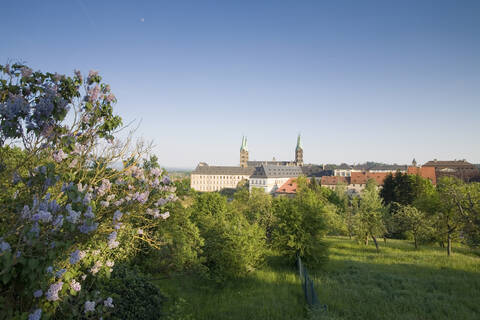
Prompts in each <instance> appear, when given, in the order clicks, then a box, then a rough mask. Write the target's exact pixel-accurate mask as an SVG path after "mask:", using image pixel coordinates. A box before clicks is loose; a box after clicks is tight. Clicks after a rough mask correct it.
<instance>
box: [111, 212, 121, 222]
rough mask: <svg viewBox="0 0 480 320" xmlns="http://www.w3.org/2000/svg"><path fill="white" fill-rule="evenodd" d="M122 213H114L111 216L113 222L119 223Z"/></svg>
mask: <svg viewBox="0 0 480 320" xmlns="http://www.w3.org/2000/svg"><path fill="white" fill-rule="evenodd" d="M122 216H123V213H122V212H120V210H117V211H115V213H114V214H113V222H115V221H120V220H121V219H122Z"/></svg>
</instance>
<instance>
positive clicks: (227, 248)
mask: <svg viewBox="0 0 480 320" xmlns="http://www.w3.org/2000/svg"><path fill="white" fill-rule="evenodd" d="M192 210H195V212H196V213H195V214H193V215H192V216H193V217H194V221H195V222H196V223H197V225H198V227H199V229H200V234H201V236H202V238H204V241H205V242H204V246H203V254H202V257H203V258H204V259H205V260H204V264H205V266H206V267H207V268H208V269H209V272H210V275H211V276H212V277H213V278H215V279H217V280H222V279H225V278H235V277H241V276H243V275H245V274H247V273H248V272H250V271H253V270H255V268H256V267H257V266H259V265H260V264H261V262H262V261H263V257H264V253H265V234H264V230H263V229H262V228H261V227H259V225H258V224H256V223H249V222H248V220H247V219H246V218H245V217H244V216H243V215H241V214H234V213H230V212H227V210H228V209H227V205H226V199H225V198H224V197H222V196H221V195H219V194H212V193H210V194H201V195H199V196H198V197H197V199H196V202H195V204H194V205H193V206H192Z"/></svg>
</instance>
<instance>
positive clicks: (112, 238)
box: [108, 231, 120, 249]
mask: <svg viewBox="0 0 480 320" xmlns="http://www.w3.org/2000/svg"><path fill="white" fill-rule="evenodd" d="M119 244H120V243H119V242H118V241H117V232H116V231H113V232H112V233H110V234H109V235H108V247H109V248H110V249H114V248H116V247H118V245H119Z"/></svg>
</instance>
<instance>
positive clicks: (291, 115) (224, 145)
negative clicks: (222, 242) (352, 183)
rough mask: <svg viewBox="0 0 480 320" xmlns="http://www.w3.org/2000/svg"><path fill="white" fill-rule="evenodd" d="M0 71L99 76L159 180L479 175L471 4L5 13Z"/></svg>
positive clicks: (477, 13)
mask: <svg viewBox="0 0 480 320" xmlns="http://www.w3.org/2000/svg"><path fill="white" fill-rule="evenodd" d="M2 11H3V13H2V18H1V19H0V28H1V29H0V30H2V31H1V34H2V37H1V42H0V63H6V62H9V61H23V62H26V63H27V64H29V65H30V66H31V67H32V68H33V69H41V70H43V71H52V72H55V71H56V72H59V73H67V74H71V73H72V72H73V70H74V69H80V70H82V71H83V72H84V73H87V72H88V71H89V70H90V69H94V70H98V71H99V72H100V73H101V75H102V76H103V78H104V80H105V81H106V82H108V83H110V85H111V87H112V90H113V92H114V93H115V95H116V96H117V98H118V100H119V102H118V104H117V106H116V110H117V113H118V114H120V115H121V116H122V117H123V118H124V120H125V122H129V121H130V120H137V121H141V123H140V127H139V129H138V131H137V135H138V136H143V137H144V138H145V139H146V140H153V141H154V143H155V145H156V148H155V152H156V154H157V155H158V156H159V158H160V161H161V163H162V164H163V165H165V166H168V167H194V166H195V165H196V164H197V163H198V162H200V161H205V162H208V163H209V164H225V165H235V164H238V162H239V148H240V143H241V137H242V135H247V136H248V142H249V150H250V158H251V159H252V160H254V159H255V160H269V159H271V158H272V157H275V158H276V159H281V160H289V159H293V157H294V148H295V143H296V136H297V134H298V133H299V132H301V134H302V140H303V147H304V159H305V162H310V163H339V162H348V163H358V162H363V161H367V160H374V161H381V162H390V163H394V162H395V163H407V162H408V163H409V162H411V160H412V158H413V157H415V158H416V159H417V161H418V162H419V163H423V162H426V161H428V160H431V159H433V158H437V159H445V160H446V159H455V158H457V159H463V158H466V159H467V160H469V161H471V162H475V163H480V148H479V138H480V128H479V124H480V122H479V119H480V18H479V17H480V1H476V0H472V1H467V0H462V1H342V0H340V1H91V0H72V1H47V0H46V1H33V0H32V1H23V0H15V1H13V0H11V1H8V0H7V1H6V2H5V1H4V2H2Z"/></svg>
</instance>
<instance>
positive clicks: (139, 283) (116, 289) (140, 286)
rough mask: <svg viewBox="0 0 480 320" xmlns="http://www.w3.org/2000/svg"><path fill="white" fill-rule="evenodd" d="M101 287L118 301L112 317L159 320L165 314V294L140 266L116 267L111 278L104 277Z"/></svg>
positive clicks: (133, 319) (132, 319) (126, 319)
mask: <svg viewBox="0 0 480 320" xmlns="http://www.w3.org/2000/svg"><path fill="white" fill-rule="evenodd" d="M100 288H101V290H104V291H105V292H108V293H109V294H111V295H112V297H113V299H114V300H115V301H116V302H115V313H114V314H113V315H112V319H121V320H123V319H125V320H128V319H131V320H157V319H159V318H161V317H162V316H164V315H165V310H164V303H165V297H164V295H163V294H162V293H161V292H160V290H159V289H158V288H157V287H156V286H155V285H154V284H152V282H151V280H150V279H149V278H148V277H147V276H145V275H143V274H142V273H141V271H140V270H139V269H138V268H135V267H131V266H129V265H119V266H117V267H115V270H114V272H112V275H111V277H110V279H108V280H107V279H104V281H103V282H102V283H101V285H100Z"/></svg>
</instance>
